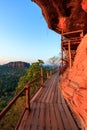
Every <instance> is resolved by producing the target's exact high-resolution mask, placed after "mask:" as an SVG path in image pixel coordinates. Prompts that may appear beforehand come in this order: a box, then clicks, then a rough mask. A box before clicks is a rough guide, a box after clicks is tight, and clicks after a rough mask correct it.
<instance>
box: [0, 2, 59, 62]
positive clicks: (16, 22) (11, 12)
mask: <svg viewBox="0 0 87 130" xmlns="http://www.w3.org/2000/svg"><path fill="white" fill-rule="evenodd" d="M60 39H61V36H60V35H59V34H57V33H56V32H54V31H52V30H50V29H48V25H47V23H46V21H45V19H44V17H43V15H42V12H41V9H40V8H39V6H37V5H36V4H35V3H33V2H31V1H29V0H25V1H23V0H15V1H11V0H9V1H5V0H3V1H0V43H1V44H0V64H5V63H7V62H11V61H25V62H29V63H31V62H35V61H37V60H38V59H41V60H43V61H44V62H46V61H47V60H48V59H50V58H51V57H53V56H58V55H59V53H60V52H61V46H60V42H61V40H60Z"/></svg>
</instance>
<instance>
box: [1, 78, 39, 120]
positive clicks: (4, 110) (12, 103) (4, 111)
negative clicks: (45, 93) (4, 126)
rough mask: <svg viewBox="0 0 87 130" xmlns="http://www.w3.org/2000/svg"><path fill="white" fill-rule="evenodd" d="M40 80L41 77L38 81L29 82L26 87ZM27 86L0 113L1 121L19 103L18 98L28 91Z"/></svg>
mask: <svg viewBox="0 0 87 130" xmlns="http://www.w3.org/2000/svg"><path fill="white" fill-rule="evenodd" d="M38 79H39V77H38V78H36V79H34V80H32V81H30V82H28V83H27V84H26V85H30V84H32V83H34V82H36V81H37V80H38ZM26 85H25V87H24V88H23V89H22V90H21V91H20V92H19V94H17V95H16V96H15V97H14V98H13V100H11V102H10V103H9V104H8V105H7V106H6V107H5V108H4V109H3V110H2V111H1V112H0V120H1V119H2V118H3V117H4V115H5V114H6V113H7V112H8V111H9V109H10V108H11V107H12V105H14V103H15V102H16V101H17V99H18V98H19V97H20V96H21V95H22V94H23V92H24V91H25V90H26ZM28 89H29V87H28ZM29 110H30V108H29Z"/></svg>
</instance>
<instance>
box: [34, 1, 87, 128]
mask: <svg viewBox="0 0 87 130" xmlns="http://www.w3.org/2000/svg"><path fill="white" fill-rule="evenodd" d="M32 1H34V2H35V3H37V4H38V5H39V6H40V8H41V10H42V14H43V16H44V18H45V20H46V22H47V24H48V27H49V28H50V29H52V30H54V31H55V32H57V33H59V34H61V33H62V31H63V32H69V31H75V30H81V29H83V31H84V34H86V33H87V0H32ZM61 90H62V92H63V95H64V97H65V98H66V100H67V102H68V104H69V105H70V107H71V108H72V110H73V111H74V112H75V114H76V116H77V118H78V120H79V121H80V123H81V126H80V127H81V129H82V130H83V129H85V130H87V35H85V37H84V38H83V40H82V42H81V44H80V45H79V47H78V50H77V54H76V57H75V60H74V65H73V67H72V69H71V70H69V72H66V73H65V74H64V75H63V77H62V83H61Z"/></svg>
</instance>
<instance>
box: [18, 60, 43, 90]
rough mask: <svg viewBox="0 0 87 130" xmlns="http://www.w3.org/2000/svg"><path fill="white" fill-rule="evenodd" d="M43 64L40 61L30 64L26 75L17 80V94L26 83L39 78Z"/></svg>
mask: <svg viewBox="0 0 87 130" xmlns="http://www.w3.org/2000/svg"><path fill="white" fill-rule="evenodd" d="M43 63H44V62H43V61H42V60H38V62H35V63H32V65H31V66H30V68H29V69H28V70H27V73H26V75H25V76H22V77H21V78H20V79H19V82H18V87H17V89H16V91H17V92H19V91H20V90H21V89H22V88H23V87H24V86H25V84H26V83H27V82H29V81H32V80H33V79H35V78H37V77H39V76H40V68H41V66H42V64H43Z"/></svg>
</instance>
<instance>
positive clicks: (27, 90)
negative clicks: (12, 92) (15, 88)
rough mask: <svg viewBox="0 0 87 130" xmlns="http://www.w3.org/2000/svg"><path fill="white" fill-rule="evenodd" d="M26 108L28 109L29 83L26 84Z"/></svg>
mask: <svg viewBox="0 0 87 130" xmlns="http://www.w3.org/2000/svg"><path fill="white" fill-rule="evenodd" d="M25 88H26V109H28V110H29V111H30V85H29V84H26V86H25Z"/></svg>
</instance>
